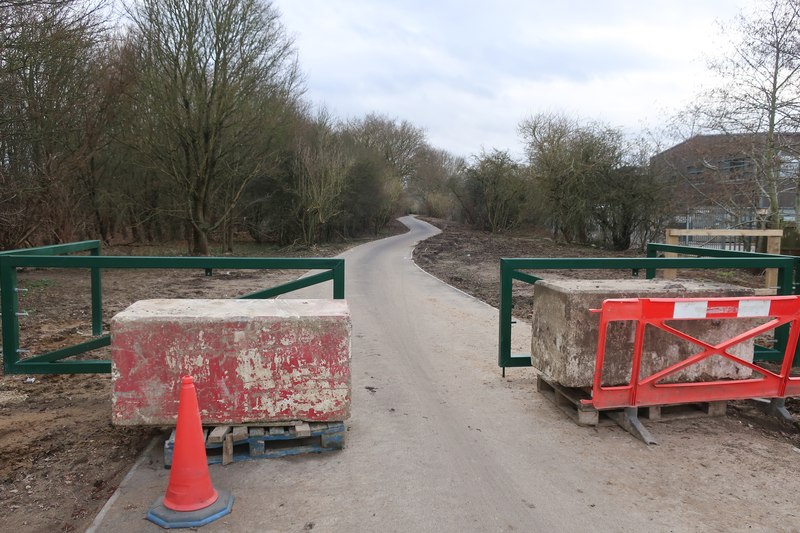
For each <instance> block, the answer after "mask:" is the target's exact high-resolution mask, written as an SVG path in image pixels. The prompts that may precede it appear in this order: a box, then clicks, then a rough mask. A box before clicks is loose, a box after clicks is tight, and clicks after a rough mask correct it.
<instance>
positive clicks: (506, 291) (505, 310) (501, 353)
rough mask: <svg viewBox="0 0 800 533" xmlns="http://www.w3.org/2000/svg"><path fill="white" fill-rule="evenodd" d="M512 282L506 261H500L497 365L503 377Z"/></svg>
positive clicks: (509, 342)
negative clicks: (501, 370)
mask: <svg viewBox="0 0 800 533" xmlns="http://www.w3.org/2000/svg"><path fill="white" fill-rule="evenodd" d="M513 282H514V280H513V279H511V267H510V266H509V264H508V261H507V260H505V259H500V342H499V345H498V350H497V364H498V365H499V366H500V367H501V368H502V369H503V375H505V371H506V366H508V363H509V356H510V355H511V308H512V304H511V290H512V288H513Z"/></svg>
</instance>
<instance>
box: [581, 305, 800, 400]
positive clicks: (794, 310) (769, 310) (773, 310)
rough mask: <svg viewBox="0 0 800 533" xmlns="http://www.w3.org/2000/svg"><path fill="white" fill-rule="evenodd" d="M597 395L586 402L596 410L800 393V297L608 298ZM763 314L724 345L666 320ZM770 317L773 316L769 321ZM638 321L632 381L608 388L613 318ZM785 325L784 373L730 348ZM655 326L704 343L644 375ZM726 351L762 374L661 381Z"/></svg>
mask: <svg viewBox="0 0 800 533" xmlns="http://www.w3.org/2000/svg"><path fill="white" fill-rule="evenodd" d="M593 311H595V312H599V313H600V334H599V337H598V342H597V361H596V366H595V374H594V383H593V386H592V398H591V399H590V400H583V402H584V403H585V404H587V405H592V406H593V407H595V408H596V409H614V408H620V407H637V406H648V405H669V404H683V403H693V402H712V401H720V400H739V399H746V398H785V397H787V396H797V395H800V377H791V375H790V372H791V369H792V361H793V359H794V355H795V348H796V346H797V339H798V333H800V324H798V321H800V296H772V297H742V298H640V299H620V300H606V301H604V302H603V306H602V308H601V309H600V310H593ZM758 317H763V318H764V319H765V320H766V321H765V323H764V324H762V325H759V326H757V327H754V328H752V329H749V330H748V331H745V332H743V333H741V334H739V335H736V336H735V337H733V338H730V339H728V340H726V341H724V342H722V343H720V344H717V345H711V344H707V343H705V342H703V341H701V340H699V339H696V338H694V337H692V336H690V335H687V334H686V333H683V332H681V331H678V330H676V329H675V328H673V327H671V326H669V325H667V324H666V322H668V321H672V320H720V319H732V318H758ZM767 319H768V320H767ZM614 321H635V322H636V337H635V339H634V346H633V360H632V367H631V380H630V383H628V384H627V385H618V386H605V387H604V386H603V385H602V376H603V363H604V360H605V351H606V334H607V329H608V324H609V322H614ZM784 324H789V325H790V330H789V339H788V342H787V343H786V351H785V352H784V355H783V362H782V363H781V369H780V372H779V373H774V372H770V371H768V370H765V369H764V368H762V367H759V366H757V365H754V364H753V363H750V362H748V361H744V360H742V359H740V358H738V357H736V356H734V355H731V354H730V353H728V352H727V351H726V350H728V349H729V348H730V347H732V346H735V345H736V344H739V343H740V342H743V341H745V340H748V339H751V338H754V337H756V336H758V335H762V334H764V333H766V332H768V331H770V330H774V329H775V328H777V327H780V326H783V325H784ZM648 325H649V326H653V327H655V328H658V329H660V330H663V331H666V332H667V333H670V334H671V335H674V336H676V337H679V338H681V339H684V340H686V341H689V342H691V343H693V344H696V345H697V346H699V347H700V351H699V352H697V353H695V354H694V355H692V356H690V357H688V358H686V359H684V360H683V361H680V362H679V363H676V364H674V365H672V366H669V367H667V368H664V369H663V370H660V371H659V372H656V373H655V374H652V375H649V376H640V373H641V363H642V346H643V344H644V334H645V327H646V326H648ZM713 355H720V356H722V357H725V358H727V359H730V360H732V361H734V362H735V363H737V364H739V365H743V366H745V367H748V368H750V369H751V370H753V371H755V372H758V373H759V374H760V375H761V376H760V377H753V378H749V379H740V380H717V381H701V382H690V383H660V381H662V380H663V379H664V378H666V377H667V376H669V375H671V374H674V373H676V372H679V371H680V370H682V369H684V368H686V367H689V366H691V365H693V364H695V363H697V362H699V361H702V360H703V359H706V358H708V357H711V356H713Z"/></svg>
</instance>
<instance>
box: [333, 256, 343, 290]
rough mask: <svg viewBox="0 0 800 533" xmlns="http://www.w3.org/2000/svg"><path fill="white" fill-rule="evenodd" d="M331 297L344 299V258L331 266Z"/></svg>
mask: <svg viewBox="0 0 800 533" xmlns="http://www.w3.org/2000/svg"><path fill="white" fill-rule="evenodd" d="M333 299H334V300H344V259H340V260H339V262H338V263H336V266H334V267H333Z"/></svg>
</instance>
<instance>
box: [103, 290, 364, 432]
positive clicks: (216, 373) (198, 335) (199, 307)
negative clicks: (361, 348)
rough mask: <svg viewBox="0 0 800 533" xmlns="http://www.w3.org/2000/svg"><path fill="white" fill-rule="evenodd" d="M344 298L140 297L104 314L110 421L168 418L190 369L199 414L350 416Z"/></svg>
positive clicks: (218, 420) (162, 421)
mask: <svg viewBox="0 0 800 533" xmlns="http://www.w3.org/2000/svg"><path fill="white" fill-rule="evenodd" d="M350 332H351V322H350V312H349V310H348V307H347V303H346V302H345V301H344V300H166V299H165V300H143V301H140V302H136V303H135V304H133V305H131V306H130V307H129V308H128V309H126V310H125V311H123V312H121V313H119V314H118V315H116V316H115V317H114V318H113V320H112V322H111V352H112V383H113V388H112V390H113V392H112V421H113V423H114V424H118V425H170V424H174V423H175V418H176V416H177V412H178V392H179V387H180V377H181V376H183V375H191V376H193V377H194V381H195V386H196V388H197V397H198V403H199V405H200V411H201V413H200V414H201V417H202V420H203V423H207V424H227V423H246V422H280V421H290V420H306V421H312V422H332V421H341V420H345V419H346V418H348V417H349V416H350V393H351V391H350Z"/></svg>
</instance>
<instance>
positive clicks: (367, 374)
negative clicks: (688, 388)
mask: <svg viewBox="0 0 800 533" xmlns="http://www.w3.org/2000/svg"><path fill="white" fill-rule="evenodd" d="M401 220H402V222H403V223H404V224H406V225H407V226H408V227H409V228H410V231H409V232H408V233H406V234H404V235H399V236H395V237H391V238H388V239H384V240H381V241H375V242H372V243H368V244H365V245H362V246H359V247H357V248H354V249H352V250H350V251H349V252H347V253H346V254H345V255H344V257H346V260H347V261H346V268H347V274H346V280H347V291H346V293H347V298H348V301H349V304H350V306H351V311H352V315H353V324H354V331H353V334H354V338H353V361H352V372H353V414H352V418H351V419H350V420H349V422H348V426H349V433H348V435H347V447H346V449H345V450H344V451H342V452H336V453H332V454H323V455H319V456H301V457H295V458H290V459H282V460H263V461H253V462H248V463H235V464H233V465H229V466H227V467H224V468H221V467H213V468H212V470H211V476H212V479H213V480H214V483H215V484H216V485H217V486H219V487H224V488H228V489H230V490H232V491H233V492H234V494H235V497H236V503H235V505H234V511H233V514H231V515H230V516H228V517H226V518H224V519H222V520H219V521H218V522H215V523H213V524H210V525H208V526H205V527H204V528H203V531H206V532H215V531H236V532H239V531H254V532H255V531H258V532H267V531H276V532H287V531H304V530H306V531H307V530H310V529H313V531H322V532H355V531H364V532H373V531H381V532H395V531H396V532H406V531H408V532H418V531H419V532H424V531H430V532H437V533H439V532H451V531H452V532H471V531H475V532H490V531H520V532H537V531H541V532H549V531H567V532H571V531H636V532H640V531H723V530H724V531H738V530H750V531H753V530H786V531H792V530H793V529H791V528H797V527H798V526H797V524H798V520H797V518H798V511H797V509H798V505H797V502H798V501H799V499H800V497H798V496H797V495H798V494H799V493H800V492H798V489H800V480H799V478H798V476H797V475H796V472H797V470H796V467H795V465H796V464H797V461H798V460H800V454H798V453H796V452H794V451H792V450H791V447H790V446H788V445H786V444H785V442H780V441H772V440H769V439H767V438H766V437H763V436H760V434H758V433H757V432H756V431H753V430H748V428H743V427H739V426H736V424H737V423H736V422H735V421H732V420H726V419H722V420H703V421H700V422H697V421H694V422H680V423H671V424H669V425H662V426H659V427H658V428H657V429H656V430H655V431H654V432H655V433H656V434H657V435H658V438H659V439H660V440H661V442H662V444H661V446H657V447H650V448H647V447H646V446H644V445H643V444H642V443H641V442H639V441H636V440H635V439H633V438H632V437H631V436H630V435H628V434H627V433H625V432H624V431H622V430H619V429H617V428H613V427H603V428H599V429H588V428H579V427H577V426H576V425H575V424H574V423H573V422H572V421H570V420H568V419H567V418H566V417H565V416H564V415H563V414H562V413H561V412H560V411H558V410H557V409H555V408H554V407H553V406H552V405H551V404H550V403H548V402H547V401H546V400H544V399H543V398H542V397H541V396H540V395H539V394H538V393H537V392H535V388H534V385H533V372H532V371H531V370H530V369H509V371H508V376H507V378H506V379H501V378H500V373H499V369H498V368H497V366H496V350H497V315H498V313H497V310H496V309H494V308H492V307H489V306H488V305H486V304H484V303H482V302H479V301H477V300H475V299H473V298H472V297H470V296H467V295H465V294H463V293H461V292H459V291H457V290H455V289H453V288H452V287H449V286H447V285H445V284H443V283H441V282H440V281H438V280H437V279H435V278H433V277H431V276H429V275H428V274H426V273H425V272H423V271H422V270H420V269H419V268H418V267H416V265H415V264H414V263H413V262H412V261H411V258H410V256H411V252H412V250H413V247H414V246H415V244H416V243H417V242H419V241H420V240H422V239H425V238H427V237H429V236H431V235H434V234H436V233H438V230H436V229H435V228H434V227H433V226H431V225H429V224H426V223H425V222H422V221H419V220H416V219H414V218H412V217H405V218H403V219H401ZM328 293H329V290H326V291H325V293H324V294H322V295H321V296H325V297H327V295H328ZM314 295H315V294H314V293H313V291H311V292H307V293H306V294H304V296H314ZM517 328H518V330H517V331H515V339H514V343H515V351H529V350H528V349H527V348H526V347H525V343H527V342H528V341H527V340H526V334H527V331H526V328H525V325H524V324H522V323H520V325H519V326H517ZM781 446H783V447H781ZM159 457H160V454H159V451H158V450H155V451H154V452H152V457H151V458H148V457H145V458H144V459H143V461H142V462H141V463H140V464H139V465H138V466H137V467H136V469H135V470H134V471H133V472H132V473H131V474H130V475H129V477H128V479H126V481H125V482H123V484H122V486H121V487H120V489H119V490H118V493H117V494H116V495H115V497H114V499H113V500H112V501H111V502H110V503H109V505H107V506H106V508H105V509H104V510H103V512H102V513H101V515H100V516H99V517H98V520H96V522H95V524H96V527H95V529H94V530H95V531H112V532H114V533H123V532H127V531H161V529H160V528H158V527H157V526H155V525H153V524H150V523H149V522H145V521H143V520H142V516H143V515H144V512H145V511H146V509H147V507H148V506H149V505H150V504H151V503H152V502H153V500H155V498H157V497H158V496H159V495H160V494H162V493H163V490H164V487H165V486H166V479H167V473H166V472H165V471H164V470H163V469H162V468H161V467H160V463H159V461H160V459H159ZM750 527H752V529H748V528H750ZM795 530H796V529H795ZM90 531H91V530H90Z"/></svg>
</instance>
